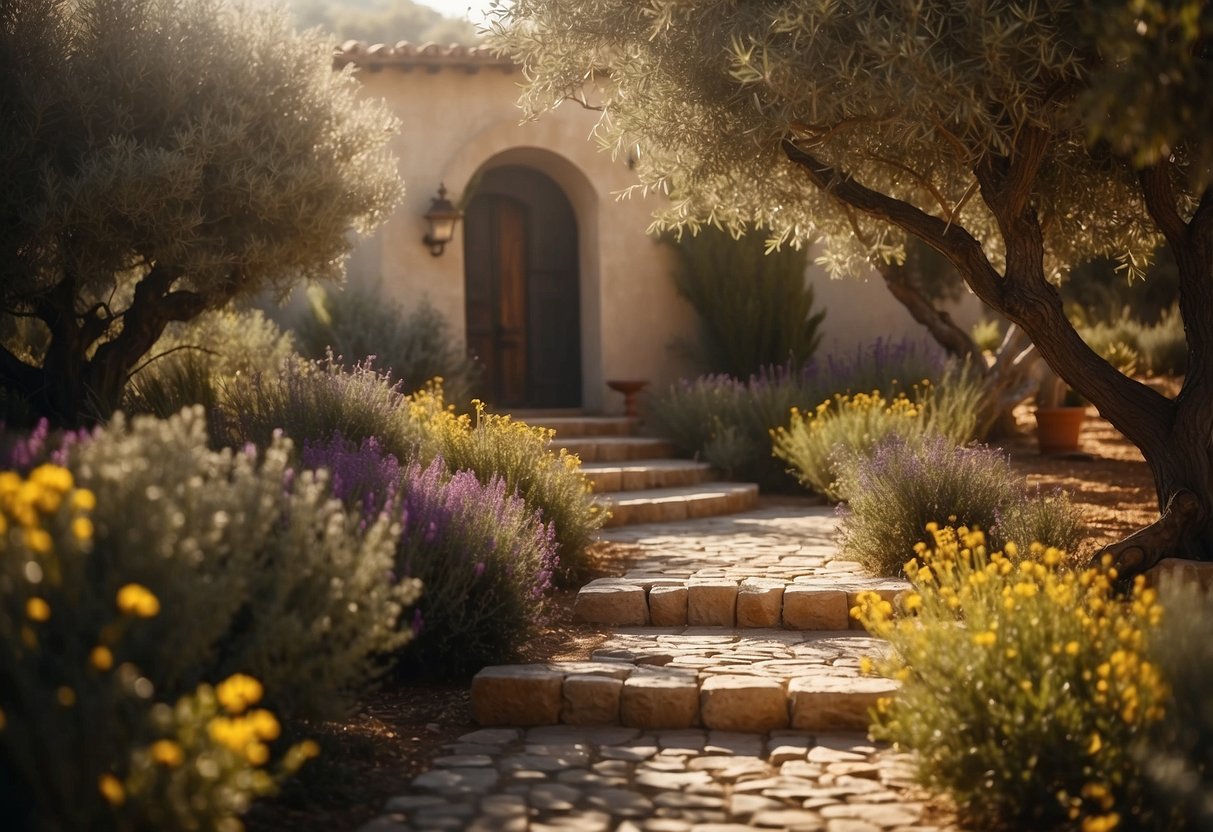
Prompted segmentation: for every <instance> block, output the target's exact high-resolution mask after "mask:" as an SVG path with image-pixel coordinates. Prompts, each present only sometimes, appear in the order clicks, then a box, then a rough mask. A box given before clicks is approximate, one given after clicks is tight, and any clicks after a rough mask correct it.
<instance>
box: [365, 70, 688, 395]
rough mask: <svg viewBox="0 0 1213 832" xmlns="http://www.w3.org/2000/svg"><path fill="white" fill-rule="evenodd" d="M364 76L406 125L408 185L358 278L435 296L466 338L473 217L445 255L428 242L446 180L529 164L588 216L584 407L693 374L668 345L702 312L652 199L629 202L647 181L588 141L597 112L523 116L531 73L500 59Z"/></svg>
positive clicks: (398, 146)
mask: <svg viewBox="0 0 1213 832" xmlns="http://www.w3.org/2000/svg"><path fill="white" fill-rule="evenodd" d="M359 77H360V79H361V80H362V83H363V88H364V90H365V93H366V94H367V95H372V96H379V97H382V98H384V99H386V100H387V102H388V104H389V105H390V106H391V108H392V110H393V111H394V112H395V113H396V115H397V117H398V118H400V119H401V121H402V122H403V129H402V130H401V134H400V136H399V137H397V138H396V139H395V141H394V143H393V149H394V151H395V153H396V155H397V156H398V158H399V160H400V174H401V176H402V177H403V178H404V181H405V186H406V188H407V193H406V196H405V199H404V202H403V203H402V205H401V206H400V207H399V209H398V210H397V211H396V212H395V214H394V215H393V216H392V217H391V218H390V219H389V220H388V221H387V222H386V223H385V224H384V226H383V227H382V228H381V229H380V230H379V232H378V233H377V234H376V235H375V236H374V238H372V239H370V240H366V241H362V242H361V243H360V244H359V246H358V249H357V250H356V252H355V254H354V256H353V257H352V258H351V261H350V277H351V280H358V281H372V282H373V281H376V280H378V281H381V282H382V286H383V289H384V291H385V292H386V293H387V294H388V295H389V296H391V297H392V298H394V299H396V300H398V301H400V302H401V303H403V304H404V305H405V307H406V308H408V307H411V306H413V305H414V304H415V303H417V301H418V300H419V299H420V298H421V297H422V296H428V297H429V299H430V301H431V302H432V303H433V304H434V305H435V306H436V307H437V308H438V309H439V310H440V311H441V312H442V313H443V314H444V315H446V316H447V318H448V319H449V320H450V322H451V324H452V326H453V328H454V329H455V331H456V332H458V333H459V334H460V336H461V337H462V334H463V332H464V276H463V275H464V272H463V269H464V257H463V239H462V224H461V225H460V228H459V229H457V231H456V239H455V240H454V241H453V242H452V243H451V244H450V245H448V246H447V247H446V251H445V253H444V254H443V255H442V256H440V257H433V256H431V255H430V253H429V250H428V249H427V248H426V247H425V246H424V245H423V244H422V242H421V238H422V237H423V235H424V234H425V231H426V224H425V220H424V214H425V212H426V210H427V209H428V208H429V205H430V199H431V198H432V197H433V196H434V194H435V193H436V191H437V189H438V186H439V184H440V183H445V184H446V187H447V189H448V191H449V192H450V193H449V198H450V199H452V201H454V202H456V203H458V202H459V200H460V199H461V198H463V196H464V194H465V192H466V190H467V189H468V186H469V183H471V182H472V181H473V178H474V177H475V175H476V174H477V172H478V171H480V170H482V169H484V168H486V167H494V166H498V165H506V164H514V165H517V164H521V165H526V166H529V167H533V168H535V169H537V170H540V171H542V172H543V173H546V174H547V175H548V176H550V177H551V178H552V179H554V180H555V181H556V182H557V184H559V185H560V186H561V188H562V189H563V190H564V191H565V194H566V195H567V196H568V197H569V201H570V202H571V203H572V206H573V210H574V212H575V213H576V215H577V224H578V233H579V243H580V246H579V254H580V261H581V262H580V266H581V309H580V310H579V311H578V313H577V314H580V317H581V332H582V380H583V383H582V387H583V391H582V392H583V395H582V399H583V406H584V407H585V408H586V409H587V410H605V411H608V412H615V411H619V410H621V408H622V399H621V398H620V397H619V396H618V395H617V394H614V393H612V392H611V391H610V390H608V389H607V388H606V386H605V382H606V380H607V379H613V378H643V379H649V380H650V381H651V382H652V383H653V384H654V385H664V384H668V383H669V382H671V381H673V380H675V379H676V378H678V377H679V376H680V375H683V374H685V373H686V372H687V370H688V368H687V367H686V366H685V364H684V363H683V362H682V361H681V360H680V359H679V358H678V357H677V356H675V355H674V354H672V353H671V352H670V351H669V350H668V349H667V345H668V343H669V342H670V341H671V340H672V339H674V338H675V337H679V336H682V337H690V336H691V335H692V334H693V332H694V320H693V314H692V312H691V310H690V309H689V308H688V307H687V306H686V304H684V303H682V302H681V301H680V300H679V299H678V298H677V296H676V294H675V291H674V288H673V283H672V281H671V280H670V277H669V271H670V266H671V257H670V254H671V253H670V252H669V251H667V250H666V249H665V248H664V247H663V246H660V245H659V244H658V243H657V242H656V241H655V240H653V239H652V238H650V237H648V236H647V235H646V234H645V229H646V228H647V226H648V224H649V222H650V217H651V214H652V212H653V206H652V204H651V203H649V202H648V201H647V200H645V199H640V198H629V199H624V200H620V199H618V198H617V194H618V192H620V191H622V190H623V189H625V188H627V187H628V186H630V185H632V184H633V183H634V182H635V177H634V176H633V174H632V173H631V171H630V170H629V169H628V167H627V165H626V163H625V162H624V161H623V160H615V161H612V159H611V158H610V156H609V154H606V153H601V152H599V151H598V149H597V146H596V145H595V144H594V143H593V142H591V141H588V136H589V132H590V129H591V128H592V126H593V124H594V121H595V118H596V113H594V112H591V111H588V110H585V109H582V108H579V107H576V106H574V105H565V106H562V107H560V108H559V109H558V110H556V111H555V112H554V113H551V114H549V115H548V116H546V117H544V118H543V119H541V120H539V121H537V122H530V123H526V124H520V118H521V113H520V111H519V110H518V109H517V107H516V106H515V101H516V99H517V96H518V89H517V86H516V85H517V83H518V81H519V76H518V75H517V74H514V73H506V72H504V71H502V70H501V69H499V68H495V67H488V68H484V69H481V70H479V71H477V72H475V73H469V72H467V71H464V70H460V69H442V70H440V71H437V72H428V71H425V70H419V69H415V70H411V71H402V70H400V69H394V68H385V69H382V70H379V71H376V72H370V71H366V70H363V71H361V72H360V73H359Z"/></svg>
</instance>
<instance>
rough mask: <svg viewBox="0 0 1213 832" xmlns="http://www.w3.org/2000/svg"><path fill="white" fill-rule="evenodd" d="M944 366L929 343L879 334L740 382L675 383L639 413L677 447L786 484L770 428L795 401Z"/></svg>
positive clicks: (905, 379) (893, 382) (769, 486)
mask: <svg viewBox="0 0 1213 832" xmlns="http://www.w3.org/2000/svg"><path fill="white" fill-rule="evenodd" d="M944 371H945V363H944V360H943V356H942V353H940V352H938V351H937V350H936V349H935V348H934V347H930V346H928V347H925V348H924V347H922V346H920V345H919V344H917V343H916V342H912V341H899V342H892V343H891V342H887V341H884V340H882V339H877V340H876V341H875V342H873V343H872V344H871V345H869V346H867V347H860V348H858V349H856V351H855V352H854V354H852V355H836V354H830V355H827V356H825V358H824V359H822V360H813V361H810V362H809V363H808V364H806V365H804V366H799V367H798V366H794V365H791V364H783V365H781V366H777V367H766V368H764V369H762V370H760V371H759V372H757V373H755V374H754V375H751V376H750V377H749V378H748V379H747V380H745V381H741V380H739V379H736V378H733V377H731V376H725V375H715V376H701V377H700V378H697V379H695V380H693V381H688V380H683V381H680V382H677V383H675V384H673V385H671V386H670V387H669V388H668V389H666V390H665V391H662V392H660V393H656V394H654V395H651V396H649V397H647V398H646V399H645V400H644V419H645V423H646V424H647V425H648V427H649V429H650V430H651V431H652V432H654V433H656V434H657V435H658V436H661V437H663V438H665V439H668V440H669V441H670V442H672V443H673V444H674V445H675V447H676V448H677V449H678V450H679V451H680V452H681V453H683V454H686V455H687V456H692V457H697V458H699V459H702V460H703V461H705V462H708V463H710V464H712V465H714V466H715V467H717V468H719V469H721V470H722V471H724V472H726V474H728V475H729V476H730V477H732V478H734V479H739V480H748V481H750V482H756V483H758V485H759V486H760V487H761V488H762V489H764V490H768V491H781V490H782V491H788V490H794V489H795V488H796V481H795V479H794V478H793V477H792V476H791V475H789V474H788V472H787V465H786V464H785V463H784V462H782V461H780V460H778V459H776V458H775V457H774V456H772V453H771V444H772V442H771V431H772V430H774V429H776V428H781V427H783V426H784V425H786V424H787V421H788V414H789V413H790V412H791V411H792V410H793V409H794V408H799V409H802V410H803V409H806V408H811V407H814V406H815V405H816V404H817V403H818V402H820V401H822V400H823V399H826V398H828V397H830V396H832V395H833V394H835V393H838V392H860V391H870V390H877V389H878V390H881V391H884V392H885V393H886V394H887V393H888V392H889V391H891V390H897V389H908V388H909V387H911V386H912V385H914V384H916V383H918V382H919V381H920V380H922V379H926V380H929V381H937V380H939V379H940V378H941V377H942V375H943V373H944Z"/></svg>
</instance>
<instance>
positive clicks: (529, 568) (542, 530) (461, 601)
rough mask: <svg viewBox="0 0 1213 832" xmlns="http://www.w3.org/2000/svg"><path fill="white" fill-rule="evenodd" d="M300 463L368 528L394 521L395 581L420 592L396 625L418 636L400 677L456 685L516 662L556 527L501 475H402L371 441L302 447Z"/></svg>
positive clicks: (538, 610)
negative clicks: (454, 680) (415, 584)
mask: <svg viewBox="0 0 1213 832" xmlns="http://www.w3.org/2000/svg"><path fill="white" fill-rule="evenodd" d="M303 460H304V463H305V464H306V465H307V466H309V467H317V468H327V469H328V470H329V471H331V472H332V474H331V476H332V487H333V491H334V494H336V495H338V496H339V497H341V499H343V500H345V501H346V502H347V504H353V505H357V506H359V507H360V509H361V510H362V512H363V513H364V517H366V519H367V520H368V521H371V520H373V518H375V517H377V516H379V515H381V514H382V513H384V512H387V513H388V514H390V515H391V516H392V517H394V518H396V519H397V520H398V521H399V523H400V526H401V535H400V542H399V544H398V546H397V550H396V561H395V574H396V577H397V579H405V578H416V579H420V580H421V582H422V586H423V588H422V595H421V598H420V600H419V601H418V602H417V604H416V605H415V606H414V608H413V611H412V613H411V616H406V618H405V619H402V621H404V622H405V623H407V624H408V625H409V626H410V627H411V628H412V630H413V633H414V635H415V638H414V639H413V640H412V641H411V642H410V644H409V646H408V648H407V649H406V650H405V651H404V652H403V653H402V655H401V661H402V664H403V666H404V667H405V669H406V670H410V671H414V672H420V673H423V674H425V675H429V676H438V677H463V676H467V675H470V674H471V673H473V672H475V671H476V670H478V669H479V668H481V667H483V666H484V665H485V664H489V663H492V662H500V661H503V660H506V659H508V658H510V657H511V656H513V655H515V654H517V652H518V650H519V648H520V647H521V646H522V645H523V644H524V643H525V641H526V639H527V638H528V637H529V636H530V635H531V634H532V633H533V632H534V630H535V627H536V626H537V625H538V624H539V623H540V622H541V621H542V620H543V615H544V608H545V604H544V602H545V598H546V596H547V593H548V590H549V589H550V587H551V578H552V574H553V571H554V569H555V568H556V544H555V529H554V527H553V526H552V524H550V523H544V522H543V520H542V516H541V515H540V513H539V512H537V511H535V510H532V509H529V508H528V507H527V504H526V503H525V501H523V500H522V499H521V498H520V497H518V496H516V495H511V494H509V493H507V490H506V485H505V481H504V480H503V479H502V478H501V477H499V476H492V477H490V478H489V479H488V481H487V482H486V483H481V482H480V480H478V479H477V478H476V475H475V474H474V473H473V472H471V471H459V472H456V473H454V474H452V473H450V472H449V470H448V469H447V466H446V464H445V462H444V461H443V460H442V459H441V458H436V459H434V460H433V461H432V462H430V463H429V464H428V465H426V466H424V467H422V466H421V465H420V464H418V463H416V462H414V463H412V464H410V465H407V466H404V467H402V466H401V464H400V463H399V461H398V460H397V459H396V458H395V457H394V456H392V455H390V454H386V453H384V452H383V450H382V449H381V448H380V447H379V445H378V444H377V443H376V442H375V440H373V439H368V440H364V441H363V442H362V443H360V444H358V445H355V444H354V443H352V442H350V441H348V440H344V439H342V438H341V437H339V436H338V437H333V438H332V439H331V440H330V441H328V442H326V443H317V444H309V445H308V446H307V447H306V449H305V451H304V454H303Z"/></svg>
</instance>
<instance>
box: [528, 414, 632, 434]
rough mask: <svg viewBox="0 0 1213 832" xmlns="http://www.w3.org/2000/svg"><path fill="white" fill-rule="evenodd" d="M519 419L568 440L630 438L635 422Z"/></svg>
mask: <svg viewBox="0 0 1213 832" xmlns="http://www.w3.org/2000/svg"><path fill="white" fill-rule="evenodd" d="M516 418H521V421H524V422H526V423H527V424H528V425H532V426H534V427H539V428H550V429H551V430H554V431H556V435H557V436H558V437H565V438H568V439H574V438H578V439H580V438H584V437H589V436H631V435H633V434H634V433H635V432H636V420H635V419H629V418H627V417H626V416H543V415H537V416H532V417H530V418H526V417H516Z"/></svg>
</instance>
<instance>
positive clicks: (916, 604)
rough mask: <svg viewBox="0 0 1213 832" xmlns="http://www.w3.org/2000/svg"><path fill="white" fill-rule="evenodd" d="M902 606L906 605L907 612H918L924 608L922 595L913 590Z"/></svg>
mask: <svg viewBox="0 0 1213 832" xmlns="http://www.w3.org/2000/svg"><path fill="white" fill-rule="evenodd" d="M902 606H904V607H905V611H906V612H917V611H918V610H921V609H922V596H921V595H919V594H918V593H917V592H911V593H910V594H909V595H907V596H906V597H905V601H904V602H903V604H902Z"/></svg>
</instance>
